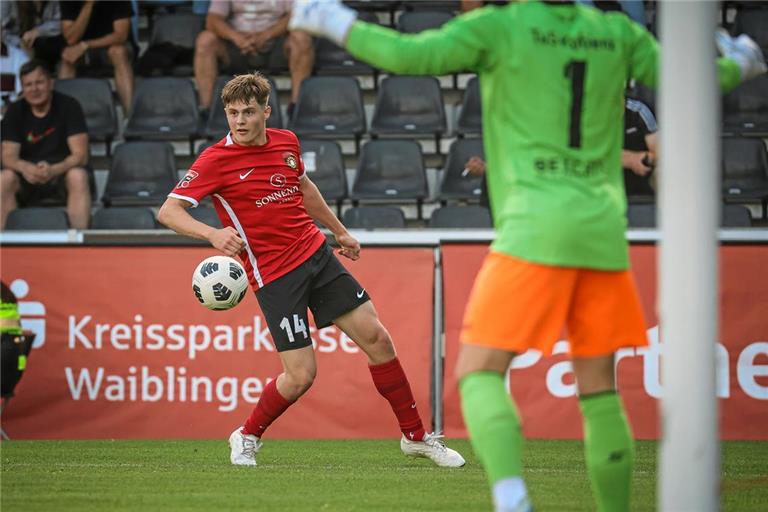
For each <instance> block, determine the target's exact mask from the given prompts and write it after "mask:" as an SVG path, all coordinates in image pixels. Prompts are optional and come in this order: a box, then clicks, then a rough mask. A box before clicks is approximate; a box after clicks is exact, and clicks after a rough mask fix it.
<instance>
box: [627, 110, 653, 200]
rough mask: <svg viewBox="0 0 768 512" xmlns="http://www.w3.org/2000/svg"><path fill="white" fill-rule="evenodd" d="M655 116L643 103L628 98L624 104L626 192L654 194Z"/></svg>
mask: <svg viewBox="0 0 768 512" xmlns="http://www.w3.org/2000/svg"><path fill="white" fill-rule="evenodd" d="M656 129H657V127H656V118H655V117H654V115H653V112H651V109H650V108H648V105H646V104H645V103H643V102H641V101H638V100H635V99H632V98H627V100H626V102H625V104H624V146H623V148H624V149H623V151H622V152H621V165H622V167H624V186H625V188H626V191H627V194H628V195H640V196H653V195H654V188H655V183H654V182H652V181H651V180H652V179H653V178H652V176H653V175H652V173H653V170H654V168H655V165H656V148H657V139H656Z"/></svg>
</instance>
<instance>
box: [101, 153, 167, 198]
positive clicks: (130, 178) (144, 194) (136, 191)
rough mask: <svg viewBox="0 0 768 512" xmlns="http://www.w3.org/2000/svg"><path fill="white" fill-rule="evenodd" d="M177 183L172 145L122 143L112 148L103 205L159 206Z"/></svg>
mask: <svg viewBox="0 0 768 512" xmlns="http://www.w3.org/2000/svg"><path fill="white" fill-rule="evenodd" d="M177 181H178V176H177V174H176V163H175V158H174V154H173V146H171V145H170V144H168V143H167V142H156V141H138V142H125V143H123V144H121V145H119V146H117V148H116V149H115V157H114V159H113V161H112V170H111V171H110V172H109V177H108V178H107V185H106V188H105V190H104V195H103V196H102V202H103V203H104V206H144V205H147V206H151V205H160V204H161V203H162V202H163V201H164V200H165V197H166V196H167V195H168V192H170V190H171V189H172V188H173V187H174V186H175V185H176V182H177Z"/></svg>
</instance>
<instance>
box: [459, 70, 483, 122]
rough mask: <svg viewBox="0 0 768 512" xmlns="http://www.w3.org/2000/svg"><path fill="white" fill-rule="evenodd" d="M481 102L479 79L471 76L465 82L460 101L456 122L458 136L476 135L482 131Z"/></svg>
mask: <svg viewBox="0 0 768 512" xmlns="http://www.w3.org/2000/svg"><path fill="white" fill-rule="evenodd" d="M481 105H482V104H481V103H480V81H479V80H478V79H477V77H476V76H475V77H472V78H471V79H470V81H469V82H468V83H467V88H466V90H465V91H464V98H463V100H462V103H461V115H460V116H459V120H458V121H457V123H456V132H457V134H458V135H459V137H463V136H466V135H478V134H480V133H481V132H482V131H483V115H482V106H481Z"/></svg>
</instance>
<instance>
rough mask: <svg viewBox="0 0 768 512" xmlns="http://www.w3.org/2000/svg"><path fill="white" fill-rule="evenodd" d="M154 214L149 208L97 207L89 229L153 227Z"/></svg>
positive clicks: (154, 226) (154, 225) (154, 222)
mask: <svg viewBox="0 0 768 512" xmlns="http://www.w3.org/2000/svg"><path fill="white" fill-rule="evenodd" d="M155 228H157V221H156V220H155V214H154V213H152V210H150V209H149V208H131V207H117V208H99V209H98V210H96V213H94V214H93V221H92V222H91V229H155Z"/></svg>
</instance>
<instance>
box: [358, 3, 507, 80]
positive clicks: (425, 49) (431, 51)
mask: <svg viewBox="0 0 768 512" xmlns="http://www.w3.org/2000/svg"><path fill="white" fill-rule="evenodd" d="M498 9H499V8H498V7H494V6H489V7H484V8H482V9H476V10H474V11H471V12H469V13H467V14H464V15H462V16H459V17H457V18H454V19H452V20H451V21H449V22H448V23H446V24H445V25H443V26H442V27H441V28H440V29H436V30H426V31H424V32H421V33H419V34H401V33H400V32H397V31H395V30H393V29H389V28H384V27H380V26H378V25H375V24H371V23H365V22H362V21H358V22H356V23H355V24H354V25H353V26H352V29H351V30H350V33H349V38H348V40H347V50H348V51H349V52H350V53H351V54H352V55H354V56H355V57H358V58H359V59H361V60H364V61H366V62H368V63H370V64H372V65H374V66H376V67H379V68H382V69H384V70H387V71H390V72H393V73H398V74H414V75H442V74H446V73H454V72H458V71H481V70H485V69H489V68H490V67H492V66H493V64H494V62H495V56H496V54H497V52H496V51H494V46H493V40H494V39H496V41H497V42H498V41H501V40H502V38H494V34H495V33H496V31H497V30H499V28H498V26H499V21H498V20H500V19H501V18H502V17H501V16H499V15H498ZM508 28H509V29H511V27H508Z"/></svg>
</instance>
